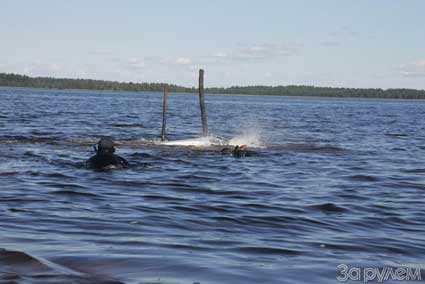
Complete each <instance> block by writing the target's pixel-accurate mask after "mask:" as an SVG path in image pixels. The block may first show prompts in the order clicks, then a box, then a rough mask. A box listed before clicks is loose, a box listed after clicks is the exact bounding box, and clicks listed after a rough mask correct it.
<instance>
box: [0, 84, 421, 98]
mask: <svg viewBox="0 0 425 284" xmlns="http://www.w3.org/2000/svg"><path fill="white" fill-rule="evenodd" d="M0 89H18V90H19V89H22V90H46V91H55V90H56V91H65V92H78V91H84V92H93V93H133V94H158V95H162V94H163V92H161V91H126V90H100V89H59V88H48V87H46V88H43V87H20V86H1V85H0ZM207 90H208V89H207ZM169 94H173V95H195V96H196V95H198V93H195V92H194V93H187V92H169ZM206 95H208V96H227V97H233V96H235V97H244V96H250V97H264V96H266V97H283V98H289V99H291V98H294V99H301V98H306V99H350V100H397V101H412V100H417V101H423V100H425V97H423V98H389V97H354V96H353V97H342V96H314V95H305V96H303V95H301V96H299V95H271V94H229V93H227V94H226V93H209V92H208V91H207V92H206Z"/></svg>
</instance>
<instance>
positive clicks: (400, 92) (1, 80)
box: [0, 73, 425, 99]
mask: <svg viewBox="0 0 425 284" xmlns="http://www.w3.org/2000/svg"><path fill="white" fill-rule="evenodd" d="M0 86H5V87H29V88H50V89H86V90H108V91H130V92H162V90H163V88H164V86H168V89H169V91H170V92H175V93H195V92H197V88H195V87H191V88H187V87H182V86H178V85H173V84H166V83H131V82H129V83H125V82H115V81H104V80H92V79H66V78H50V77H29V76H25V75H18V74H8V73H0ZM205 91H206V92H207V93H210V94H240V95H270V96H300V97H303V96H313V97H338V98H389V99H425V90H415V89H386V90H384V89H357V88H331V87H314V86H276V87H271V86H247V87H239V86H234V87H229V88H207V89H206V90H205Z"/></svg>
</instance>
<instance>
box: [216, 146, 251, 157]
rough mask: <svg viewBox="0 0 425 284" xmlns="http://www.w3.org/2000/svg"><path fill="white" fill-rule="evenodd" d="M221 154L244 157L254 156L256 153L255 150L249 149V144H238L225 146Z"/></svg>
mask: <svg viewBox="0 0 425 284" xmlns="http://www.w3.org/2000/svg"><path fill="white" fill-rule="evenodd" d="M221 154H223V155H232V156H233V157H236V158H242V157H252V156H254V155H255V154H256V152H255V151H252V150H248V146H247V145H240V146H239V145H236V146H235V148H233V149H232V148H223V149H222V150H221Z"/></svg>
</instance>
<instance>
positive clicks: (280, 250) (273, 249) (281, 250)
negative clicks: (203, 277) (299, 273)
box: [231, 247, 302, 256]
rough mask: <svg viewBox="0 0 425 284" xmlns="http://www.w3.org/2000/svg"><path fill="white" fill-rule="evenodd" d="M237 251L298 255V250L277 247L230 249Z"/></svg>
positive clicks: (256, 253) (258, 253) (299, 252)
mask: <svg viewBox="0 0 425 284" xmlns="http://www.w3.org/2000/svg"><path fill="white" fill-rule="evenodd" d="M231 250H232V251H235V252H238V253H246V254H254V255H293V256H294V255H300V254H302V252H301V251H299V250H293V249H285V248H277V247H237V248H233V249H231Z"/></svg>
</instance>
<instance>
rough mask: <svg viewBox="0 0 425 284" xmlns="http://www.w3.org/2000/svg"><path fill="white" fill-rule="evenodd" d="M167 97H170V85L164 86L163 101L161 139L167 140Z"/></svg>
mask: <svg viewBox="0 0 425 284" xmlns="http://www.w3.org/2000/svg"><path fill="white" fill-rule="evenodd" d="M167 97H168V87H167V86H164V100H163V103H162V131H161V141H165V127H166V126H167Z"/></svg>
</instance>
